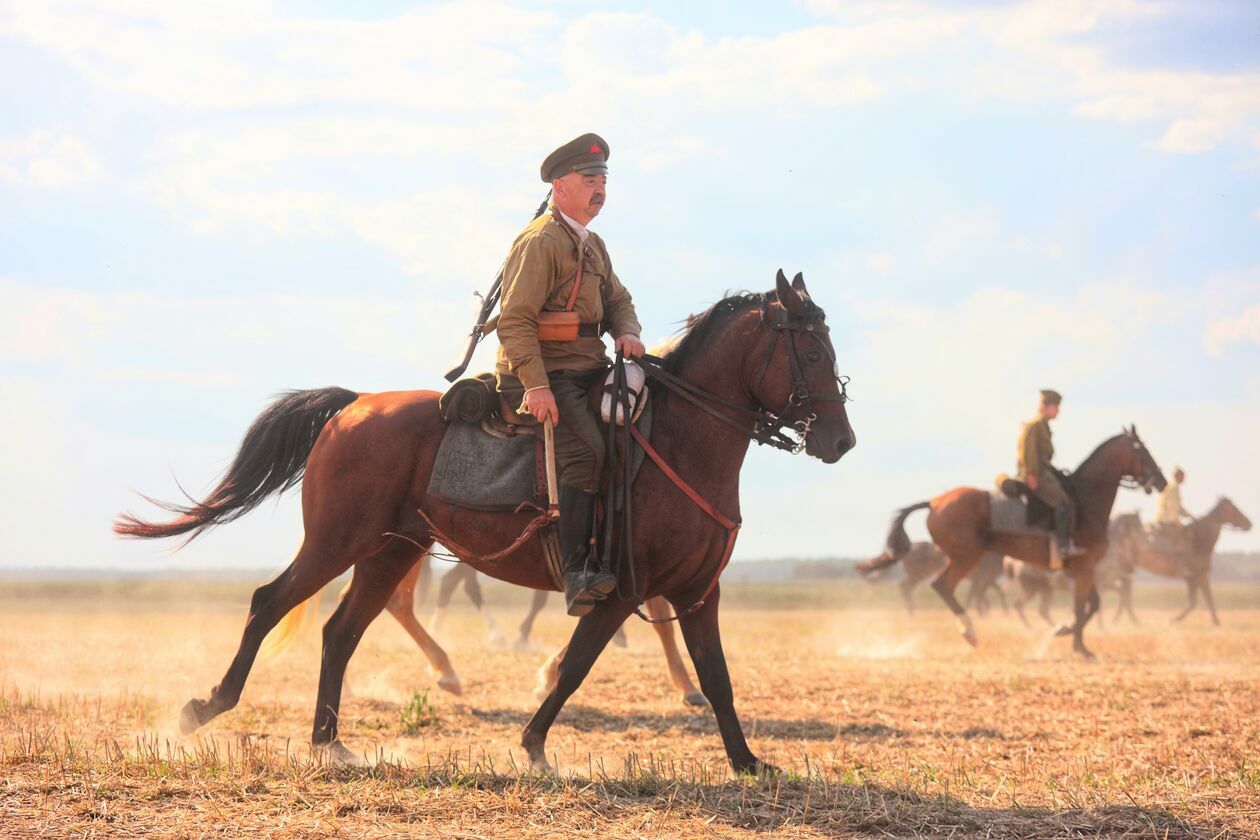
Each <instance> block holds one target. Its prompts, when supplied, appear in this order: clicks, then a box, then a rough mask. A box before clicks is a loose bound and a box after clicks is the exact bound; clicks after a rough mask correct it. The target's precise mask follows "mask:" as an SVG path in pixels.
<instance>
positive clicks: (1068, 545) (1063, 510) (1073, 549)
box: [1054, 505, 1085, 560]
mask: <svg viewBox="0 0 1260 840" xmlns="http://www.w3.org/2000/svg"><path fill="white" fill-rule="evenodd" d="M1072 514H1073V511H1072V507H1071V505H1059V508H1058V510H1056V511H1055V512H1054V537H1055V539H1056V540H1057V541H1058V543H1059V556H1060V557H1062V558H1063V559H1064V560H1067V559H1069V558H1072V557H1080V556H1081V555H1082V554H1084V553H1085V549H1083V548H1081V547H1080V546H1078V545H1077V544H1076V543H1074V542H1073V541H1072V532H1073V531H1074V530H1076V517H1075V516H1073V515H1072Z"/></svg>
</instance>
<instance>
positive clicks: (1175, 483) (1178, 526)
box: [1149, 467, 1193, 555]
mask: <svg viewBox="0 0 1260 840" xmlns="http://www.w3.org/2000/svg"><path fill="white" fill-rule="evenodd" d="M1185 480H1186V473H1185V471H1184V470H1182V469H1181V467H1177V469H1176V470H1175V471H1174V472H1173V480H1172V481H1170V482H1169V483H1168V486H1167V487H1165V488H1164V489H1163V490H1162V491H1161V492H1160V494H1159V498H1158V499H1157V500H1156V502H1155V519H1154V520H1153V521H1152V522H1151V525H1150V528H1149V533H1150V537H1151V541H1152V542H1153V543H1154V544H1155V547H1156V548H1157V549H1158V550H1160V551H1163V552H1166V553H1168V554H1171V555H1182V554H1186V553H1188V552H1189V550H1190V542H1189V540H1188V539H1187V537H1188V536H1189V533H1188V532H1187V530H1186V525H1185V521H1184V520H1185V519H1186V518H1187V516H1188V514H1187V513H1186V512H1185V509H1184V508H1182V506H1181V484H1182V482H1184V481H1185ZM1189 518H1191V519H1193V517H1189Z"/></svg>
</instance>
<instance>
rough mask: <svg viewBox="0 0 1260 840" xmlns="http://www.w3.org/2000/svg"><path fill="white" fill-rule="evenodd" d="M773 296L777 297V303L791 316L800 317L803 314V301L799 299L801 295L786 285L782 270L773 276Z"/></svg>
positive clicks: (786, 281)
mask: <svg viewBox="0 0 1260 840" xmlns="http://www.w3.org/2000/svg"><path fill="white" fill-rule="evenodd" d="M775 294H777V295H778V297H779V303H781V304H782V305H783V308H784V309H786V310H787V311H788V313H789V314H791V315H802V314H804V312H805V299H804V298H802V297H801V293H800V292H798V291H796V289H794V288H792V286H791V285H790V284H789V283H788V280H787V276H786V275H785V274H784V273H783V269H781V268H780V269H779V273H778V275H776V276H775Z"/></svg>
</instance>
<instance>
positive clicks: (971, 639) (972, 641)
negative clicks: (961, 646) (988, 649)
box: [962, 630, 980, 647]
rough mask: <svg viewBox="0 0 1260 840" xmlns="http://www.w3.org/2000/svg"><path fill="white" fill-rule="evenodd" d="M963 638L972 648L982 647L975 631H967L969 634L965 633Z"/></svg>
mask: <svg viewBox="0 0 1260 840" xmlns="http://www.w3.org/2000/svg"><path fill="white" fill-rule="evenodd" d="M962 637H963V641H964V642H966V643H967V644H969V645H971V646H972V647H979V646H980V640H979V639H978V638H976V633H975V631H974V630H969V631H967V632H965V633H963V634H962Z"/></svg>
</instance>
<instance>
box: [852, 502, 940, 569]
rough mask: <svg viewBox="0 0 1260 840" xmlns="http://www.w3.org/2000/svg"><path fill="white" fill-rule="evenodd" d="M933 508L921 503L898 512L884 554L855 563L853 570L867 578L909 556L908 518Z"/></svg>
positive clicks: (889, 532)
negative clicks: (920, 511) (917, 511)
mask: <svg viewBox="0 0 1260 840" xmlns="http://www.w3.org/2000/svg"><path fill="white" fill-rule="evenodd" d="M931 506H932V503H931V502H919V503H918V504H917V505H910V507H905V508H902V509H901V510H899V511H897V515H896V516H894V517H893V521H892V525H890V526H889V528H888V542H886V543H885V544H884V553H883V554H881V555H879V556H878V557H872V558H871V559H870V560H863V561H861V562H859V563H854V564H853V568H854V569H856V570H857V571H858V573H859V574H861V575H862V576H863V577H865V576H867V575H870V574H873V573H875V572H878V571H881V570H883V569H887V568H888V567H889V566H891V565H892V564H894V563H896V562H897V561H898V560H900V559H901V558H902V557H905V556H906V555H907V554H909V553H910V538H909V537H908V536H906V517H907V516H909V515H910V514H912V513H914V512H915V511H916V510H926V509H928V508H930V507H931Z"/></svg>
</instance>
